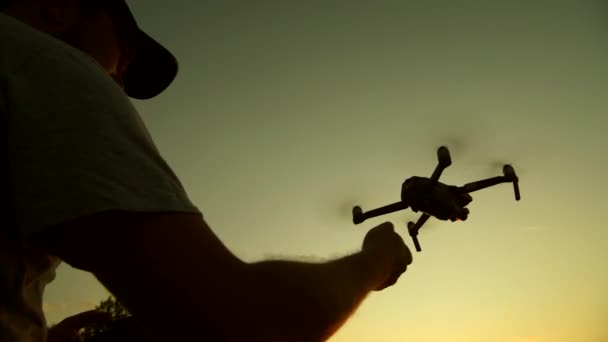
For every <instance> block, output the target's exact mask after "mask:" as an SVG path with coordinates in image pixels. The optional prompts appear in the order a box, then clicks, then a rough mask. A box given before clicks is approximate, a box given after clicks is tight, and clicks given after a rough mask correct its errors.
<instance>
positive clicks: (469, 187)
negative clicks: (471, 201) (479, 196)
mask: <svg viewBox="0 0 608 342" xmlns="http://www.w3.org/2000/svg"><path fill="white" fill-rule="evenodd" d="M512 181H513V180H512V179H510V178H509V177H505V176H497V177H492V178H488V179H483V180H480V181H477V182H472V183H467V184H465V185H463V186H461V187H460V188H459V190H460V191H461V192H464V193H469V192H473V191H477V190H481V189H485V188H489V187H491V186H494V185H497V184H501V183H510V182H512Z"/></svg>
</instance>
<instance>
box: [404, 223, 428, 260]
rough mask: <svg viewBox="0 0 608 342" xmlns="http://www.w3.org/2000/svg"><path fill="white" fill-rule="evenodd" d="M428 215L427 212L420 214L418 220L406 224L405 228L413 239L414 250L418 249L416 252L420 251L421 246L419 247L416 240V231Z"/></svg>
mask: <svg viewBox="0 0 608 342" xmlns="http://www.w3.org/2000/svg"><path fill="white" fill-rule="evenodd" d="M430 217H431V216H430V215H429V214H422V215H421V216H420V218H419V219H418V221H416V223H414V222H408V224H407V230H408V232H409V233H410V236H411V237H412V240H413V241H414V246H415V247H416V251H418V252H420V251H422V248H420V243H419V242H418V231H419V230H420V228H421V227H422V225H423V224H425V223H426V221H427V220H428V219H429V218H430Z"/></svg>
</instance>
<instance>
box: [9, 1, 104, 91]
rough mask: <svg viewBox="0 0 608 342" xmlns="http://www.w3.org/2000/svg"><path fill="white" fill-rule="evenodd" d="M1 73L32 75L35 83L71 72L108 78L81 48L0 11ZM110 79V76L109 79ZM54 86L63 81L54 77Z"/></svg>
mask: <svg viewBox="0 0 608 342" xmlns="http://www.w3.org/2000/svg"><path fill="white" fill-rule="evenodd" d="M0 51H3V53H2V54H0V76H2V77H4V78H10V77H13V78H16V79H21V80H25V81H27V74H29V75H35V77H36V80H35V81H36V83H38V84H40V83H44V82H45V76H47V75H48V76H47V77H48V78H49V79H54V78H56V75H58V74H66V75H67V74H72V76H74V75H76V76H78V77H80V78H83V77H86V78H96V79H98V80H99V81H101V82H107V83H113V82H108V79H110V78H109V77H108V76H107V75H106V74H105V72H104V71H103V70H102V68H101V67H100V66H99V65H98V64H97V62H96V61H95V60H94V59H93V58H91V57H90V56H88V55H86V54H85V53H84V52H82V51H80V50H78V49H76V48H74V47H72V46H70V45H68V44H66V43H64V42H62V41H61V40H59V39H57V38H55V37H53V36H51V35H50V34H47V33H45V32H42V31H39V30H37V29H35V28H33V27H31V26H29V25H27V24H25V23H23V22H21V21H19V20H17V19H15V18H13V17H10V16H8V15H6V14H3V13H0ZM110 80H111V79H110ZM55 83H56V84H57V86H61V85H62V83H61V82H58V80H55Z"/></svg>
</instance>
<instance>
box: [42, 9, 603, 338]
mask: <svg viewBox="0 0 608 342" xmlns="http://www.w3.org/2000/svg"><path fill="white" fill-rule="evenodd" d="M129 3H130V6H131V8H132V10H133V11H134V13H135V14H136V17H137V19H138V22H139V23H140V25H141V26H142V27H143V28H145V29H146V30H147V31H148V32H149V33H150V34H151V35H153V36H154V37H156V38H158V40H159V41H161V42H162V43H163V44H165V45H166V46H167V47H168V48H170V49H171V50H172V51H173V52H174V53H175V55H176V56H177V57H178V59H179V60H180V63H181V64H180V68H181V69H180V74H179V76H178V78H177V79H176V81H175V83H174V84H173V86H172V87H171V88H170V89H169V90H167V91H166V92H165V93H163V94H162V95H161V96H159V97H158V98H156V99H153V100H150V101H146V102H136V105H137V107H138V108H139V109H140V111H141V114H142V116H143V118H144V120H145V121H146V123H147V124H148V128H149V129H150V131H151V133H152V135H153V136H154V137H155V140H156V143H157V144H158V146H159V148H160V150H161V152H162V153H163V155H164V156H165V157H166V159H167V160H168V161H169V163H170V164H171V165H172V166H173V168H174V169H175V172H176V173H177V174H178V176H179V177H180V178H181V180H182V182H183V184H184V186H185V187H186V189H187V190H188V193H189V194H190V196H191V198H192V200H193V201H194V202H195V203H196V204H197V205H198V206H199V207H200V209H201V210H202V211H203V213H204V215H205V217H206V219H207V220H208V222H209V223H210V225H211V226H212V227H213V229H214V230H215V232H216V233H217V234H218V235H219V236H220V237H221V238H222V240H223V241H224V242H225V243H226V244H227V246H228V247H229V248H230V249H231V250H232V251H234V252H235V253H236V254H237V255H238V256H240V257H241V258H243V259H245V260H247V261H254V260H260V259H263V258H266V257H268V256H289V257H291V258H298V257H303V258H304V257H305V258H306V259H310V258H311V257H312V258H330V257H335V256H341V255H345V254H348V253H350V252H353V251H355V250H357V249H358V248H359V246H360V244H361V241H362V239H363V237H364V235H365V233H366V231H367V229H369V228H371V227H372V226H374V225H375V224H378V223H380V222H382V221H383V220H391V221H393V222H394V223H395V224H396V227H397V229H398V231H399V232H401V233H402V235H403V237H404V238H405V241H406V243H407V244H408V246H410V247H411V248H412V249H413V245H412V243H411V242H410V239H409V236H408V235H407V231H406V229H405V222H407V221H408V220H413V219H416V218H417V215H416V214H413V213H411V212H409V211H403V212H400V213H396V214H393V215H389V216H386V217H385V218H378V219H375V220H370V221H369V222H367V223H366V224H363V225H361V226H354V225H353V224H352V222H351V219H350V209H351V207H352V205H354V204H360V205H362V206H363V207H364V208H367V209H370V208H372V207H376V206H380V205H384V204H387V203H389V202H392V201H396V200H398V198H399V191H400V186H401V183H402V182H403V180H404V179H405V178H408V177H410V176H413V175H421V176H430V174H431V172H432V170H433V168H434V167H435V164H436V156H435V150H436V148H437V147H438V146H439V145H441V144H446V145H447V146H449V147H451V150H452V159H453V162H454V163H453V165H452V166H451V167H450V168H449V169H447V170H446V171H445V173H444V176H443V177H442V180H444V181H446V182H449V183H453V184H456V185H460V184H463V183H467V182H469V181H473V180H477V179H478V178H484V177H489V176H494V175H498V174H500V167H499V165H498V162H503V161H507V162H512V163H513V164H514V166H515V167H516V171H517V172H518V175H519V177H520V187H521V191H522V200H521V201H520V202H515V201H514V199H513V193H512V189H511V187H510V185H507V184H505V185H501V186H497V187H494V188H490V189H487V190H485V191H481V192H479V193H474V194H473V195H474V201H473V202H472V203H471V204H470V205H469V207H470V210H471V215H470V216H469V219H468V221H466V222H456V223H451V222H442V221H437V220H430V221H429V223H428V224H427V226H425V227H424V228H423V229H422V230H421V235H420V236H419V237H420V239H421V244H422V247H423V252H422V253H416V254H415V255H414V262H413V264H412V266H411V267H410V268H409V270H408V271H407V272H406V274H404V276H403V277H402V278H401V280H400V282H399V283H398V284H397V285H395V286H394V287H393V288H390V289H388V290H386V291H384V292H381V293H374V294H372V295H371V296H370V297H369V298H368V299H367V300H366V301H365V302H364V304H363V305H362V307H361V308H360V309H359V310H358V312H357V313H356V315H355V316H354V317H353V318H352V319H351V320H350V321H349V322H348V323H347V324H346V325H345V326H344V328H343V329H342V330H341V331H339V332H338V334H337V335H335V336H334V337H333V338H332V339H331V341H332V342H347V341H348V342H359V341H361V342H363V341H372V340H373V341H383V342H393V341H394V342H397V341H467V342H469V341H501V342H502V341H504V342H507V341H509V342H515V341H528V342H529V341H535V342H537V341H551V342H559V341H583V342H586V341H589V342H596V341H598V342H599V341H607V340H608V291H607V289H608V267H607V263H606V260H608V248H607V247H608V231H607V230H606V228H605V225H604V217H603V215H605V214H606V210H607V209H606V207H605V204H606V202H607V201H606V194H607V193H608V186H607V185H606V183H605V181H606V179H605V176H606V175H607V174H608V161H607V159H608V155H607V154H606V147H607V146H608V144H607V138H606V137H605V134H606V131H607V129H608V119H607V118H606V108H608V95H607V91H608V62H607V61H608V5H607V4H606V3H605V2H601V1H581V0H578V1H575V0H571V1H557V0H555V1H549V0H547V1H533V0H528V1H515V0H508V1H474V2H473V1H424V2H422V1H419V2H414V1H371V0H370V1H354V0H351V1H337V0H336V1H319V0H315V1H312V0H311V1H295V0H294V1H263V0H261V1H256V2H255V3H254V2H253V1H249V0H241V1H236V0H235V1H220V0H218V1H190V2H186V1H171V2H169V1H137V2H136V1H130V2H129ZM47 289H48V290H47V294H46V298H45V302H46V303H45V308H46V312H47V315H48V319H49V322H51V323H53V322H57V321H58V320H60V319H61V318H63V317H65V316H67V315H70V314H73V313H76V312H79V311H82V310H84V309H86V308H89V307H90V306H92V305H94V304H96V303H98V302H99V301H100V300H101V299H103V298H105V297H106V296H107V292H106V291H105V290H104V288H103V287H102V286H101V285H99V284H98V283H97V282H96V281H95V279H94V278H93V277H92V276H90V275H88V274H86V273H83V272H80V271H77V270H73V269H71V268H70V267H69V266H65V265H64V266H61V267H60V269H59V271H58V277H57V280H56V281H55V282H54V283H52V284H51V285H49V287H48V288H47ZM161 295H162V293H159V296H161ZM294 295H297V294H294Z"/></svg>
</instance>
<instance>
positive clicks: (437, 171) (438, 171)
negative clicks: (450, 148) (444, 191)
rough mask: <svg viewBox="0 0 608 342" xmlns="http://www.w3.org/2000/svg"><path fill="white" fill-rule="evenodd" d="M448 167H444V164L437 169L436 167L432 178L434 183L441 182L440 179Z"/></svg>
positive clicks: (438, 165)
mask: <svg viewBox="0 0 608 342" xmlns="http://www.w3.org/2000/svg"><path fill="white" fill-rule="evenodd" d="M446 167H447V166H445V165H442V164H437V167H435V170H434V171H433V175H432V176H431V179H432V180H433V181H434V182H437V181H438V180H439V177H441V173H443V170H445V168H446Z"/></svg>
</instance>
